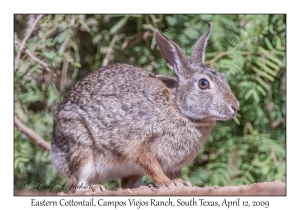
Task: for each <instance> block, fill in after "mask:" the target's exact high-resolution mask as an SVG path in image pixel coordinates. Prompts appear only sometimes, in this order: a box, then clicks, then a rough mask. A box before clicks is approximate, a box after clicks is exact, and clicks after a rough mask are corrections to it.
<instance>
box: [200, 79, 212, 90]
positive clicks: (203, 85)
mask: <svg viewBox="0 0 300 210" xmlns="http://www.w3.org/2000/svg"><path fill="white" fill-rule="evenodd" d="M198 85H199V88H200V89H207V88H209V82H208V81H207V80H206V79H200V80H199V83H198Z"/></svg>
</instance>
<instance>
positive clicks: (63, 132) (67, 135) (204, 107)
mask: <svg viewBox="0 0 300 210" xmlns="http://www.w3.org/2000/svg"><path fill="white" fill-rule="evenodd" d="M211 27H212V24H211V23H209V24H208V29H207V31H206V32H205V33H204V34H203V35H202V36H201V37H200V39H199V40H198V41H197V43H196V44H195V46H194V49H193V51H192V55H191V59H190V60H188V58H187V57H186V55H185V54H184V53H183V51H182V50H181V49H180V47H179V46H178V45H177V44H175V43H174V42H172V41H170V40H169V39H167V38H166V37H165V36H164V35H162V34H161V33H160V32H158V31H156V32H155V39H156V42H157V44H158V46H159V48H160V50H161V53H162V56H163V57H164V59H165V61H166V62H167V64H168V66H169V67H170V68H171V69H172V70H173V71H174V73H175V75H176V77H177V80H176V79H175V78H172V77H168V76H162V75H154V74H153V73H151V72H149V71H145V70H143V69H141V68H138V67H135V66H131V65H127V64H112V65H108V66H106V67H102V68H100V69H99V70H97V71H94V72H93V73H91V74H89V75H88V76H87V77H85V78H83V79H82V80H80V81H79V82H77V83H76V84H75V86H74V87H73V88H72V89H71V91H70V92H69V93H68V94H67V95H66V96H65V98H64V100H63V102H62V104H61V105H60V107H59V108H58V110H57V111H56V113H55V115H54V130H53V138H52V141H51V145H52V151H51V158H52V162H53V164H54V166H55V167H56V168H57V169H58V171H59V172H60V173H61V174H62V175H64V176H65V177H67V179H68V181H69V182H70V183H73V184H75V185H77V186H80V185H81V186H82V185H90V184H92V183H104V182H107V181H109V180H115V179H121V185H122V187H123V188H133V187H138V186H139V185H140V184H141V179H142V177H143V175H144V174H147V175H149V177H150V178H151V179H152V181H153V182H154V184H155V185H156V186H171V185H178V184H180V183H183V184H187V183H185V182H183V181H182V180H181V178H180V177H181V169H182V168H183V167H184V166H185V165H187V164H189V163H190V162H191V161H192V160H193V159H194V157H195V156H196V154H197V152H198V151H199V149H200V148H201V147H202V145H203V143H204V142H205V140H206V139H207V138H208V136H209V134H210V132H211V130H212V128H213V127H214V126H215V121H216V120H228V119H230V118H232V117H234V116H235V115H236V113H237V109H238V108H239V102H238V100H237V99H236V98H235V96H234V95H233V93H232V91H231V89H230V87H229V85H228V83H227V81H226V78H225V77H224V75H222V74H220V73H218V72H216V71H215V70H213V69H211V68H209V67H207V66H205V65H204V57H205V55H204V53H205V47H206V43H207V40H208V36H209V33H210V30H211Z"/></svg>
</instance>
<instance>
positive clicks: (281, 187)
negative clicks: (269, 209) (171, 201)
mask: <svg viewBox="0 0 300 210" xmlns="http://www.w3.org/2000/svg"><path fill="white" fill-rule="evenodd" d="M96 189H97V192H86V193H85V195H118V196H130V195H133V196H139V195H151V196H155V195H170V196H174V195H177V196H182V195H188V196H197V195H210V196H211V195H241V196H245V195H281V196H285V195H286V184H285V183H284V182H281V181H273V182H264V183H254V184H251V185H240V186H225V187H218V186H215V187H185V186H177V187H171V188H167V187H166V188H159V189H156V188H154V187H148V186H141V187H139V188H135V189H122V188H119V189H118V190H116V191H111V190H105V191H104V192H101V191H100V188H99V189H98V188H96ZM15 195H70V194H65V193H63V192H61V193H58V194H57V193H54V192H41V191H19V192H16V193H15ZM71 195H72V194H71Z"/></svg>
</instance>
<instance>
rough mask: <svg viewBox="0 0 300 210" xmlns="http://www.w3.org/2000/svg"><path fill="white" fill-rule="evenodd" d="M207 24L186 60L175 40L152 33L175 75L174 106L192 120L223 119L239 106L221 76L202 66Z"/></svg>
mask: <svg viewBox="0 0 300 210" xmlns="http://www.w3.org/2000/svg"><path fill="white" fill-rule="evenodd" d="M211 27H212V23H209V24H208V29H207V31H206V32H205V33H204V34H203V35H202V36H201V37H200V38H199V40H198V41H197V42H196V44H195V46H194V48H193V51H192V55H191V59H190V60H188V58H187V56H186V55H185V54H184V52H183V51H182V49H181V48H180V47H179V46H178V45H177V44H176V43H174V42H173V41H171V40H169V39H168V38H166V37H165V36H164V35H162V34H161V33H160V32H158V31H156V32H155V39H156V42H157V44H158V46H159V48H160V51H161V54H162V56H163V58H164V59H165V61H166V62H167V65H168V66H169V67H170V68H171V69H172V70H173V71H174V73H175V75H176V77H177V84H176V86H177V87H176V98H175V101H176V104H177V107H178V108H179V110H180V111H181V113H182V114H184V115H185V116H187V117H189V118H192V119H194V120H201V121H214V120H227V119H230V118H232V117H234V116H235V115H236V113H237V109H238V108H239V102H238V100H237V99H236V97H235V96H234V95H233V93H232V91H231V89H230V86H229V84H228V82H227V80H226V78H225V76H224V75H223V74H221V73H219V72H216V71H215V70H214V69H211V68H209V67H207V66H205V65H204V58H205V47H206V44H207V40H208V36H209V33H210V30H211Z"/></svg>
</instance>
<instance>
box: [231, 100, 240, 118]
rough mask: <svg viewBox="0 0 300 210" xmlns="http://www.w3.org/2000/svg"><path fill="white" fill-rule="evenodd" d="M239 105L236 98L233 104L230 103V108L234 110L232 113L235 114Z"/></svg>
mask: <svg viewBox="0 0 300 210" xmlns="http://www.w3.org/2000/svg"><path fill="white" fill-rule="evenodd" d="M239 107H240V102H239V101H238V100H237V101H236V102H235V103H234V104H232V105H231V108H232V109H233V111H234V115H236V113H237V110H238V108H239Z"/></svg>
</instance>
